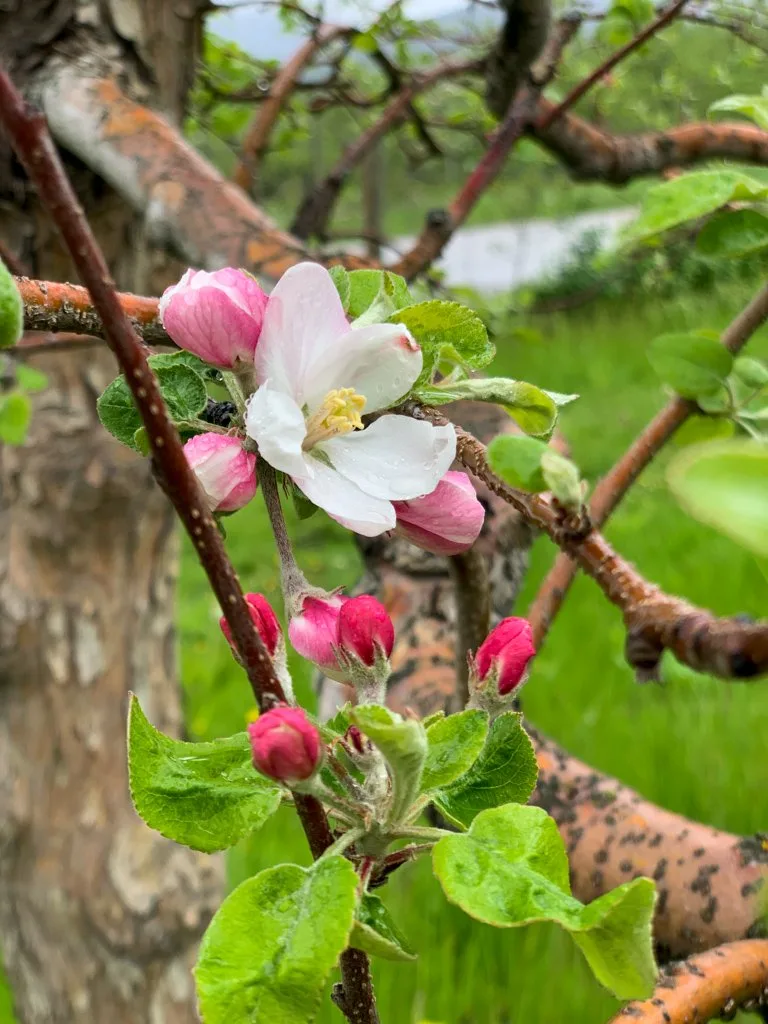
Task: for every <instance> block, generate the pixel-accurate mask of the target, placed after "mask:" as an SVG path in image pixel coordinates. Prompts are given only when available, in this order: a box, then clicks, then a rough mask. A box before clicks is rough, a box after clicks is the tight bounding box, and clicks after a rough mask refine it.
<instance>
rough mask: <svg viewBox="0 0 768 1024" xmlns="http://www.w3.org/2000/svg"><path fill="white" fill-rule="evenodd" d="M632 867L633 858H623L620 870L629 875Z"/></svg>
mask: <svg viewBox="0 0 768 1024" xmlns="http://www.w3.org/2000/svg"><path fill="white" fill-rule="evenodd" d="M632 867H633V865H632V861H631V860H623V861H622V862H621V864H619V871H622V872H623V873H624V874H625V875H628V874H629V872H630V871H631V870H632Z"/></svg>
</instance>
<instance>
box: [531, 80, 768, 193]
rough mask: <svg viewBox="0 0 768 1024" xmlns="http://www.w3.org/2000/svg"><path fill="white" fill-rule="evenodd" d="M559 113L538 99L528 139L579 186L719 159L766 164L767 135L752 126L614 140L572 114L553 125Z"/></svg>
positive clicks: (694, 128)
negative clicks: (552, 119)
mask: <svg viewBox="0 0 768 1024" xmlns="http://www.w3.org/2000/svg"><path fill="white" fill-rule="evenodd" d="M556 109H557V108H556V107H555V105H554V104H553V103H552V102H551V101H550V100H547V99H544V98H540V99H539V101H538V109H537V112H536V117H535V120H534V122H533V124H532V126H531V127H530V128H529V134H530V136H531V137H532V138H534V139H535V140H536V141H537V142H539V143H540V144H541V145H542V146H543V147H544V149H546V150H548V151H549V152H550V153H552V155H553V156H555V157H557V158H558V160H560V161H561V163H563V164H565V165H566V167H567V168H568V171H569V173H570V174H571V175H572V176H573V177H574V178H576V179H577V180H579V181H604V182H607V183H608V184H611V185H625V184H626V183H627V182H628V181H631V180H632V179H633V178H637V177H642V176H647V175H658V174H661V173H662V172H663V171H665V170H667V169H669V168H670V167H690V166H692V165H694V164H699V163H703V162H705V161H707V160H715V159H730V160H738V161H741V162H743V163H750V164H757V165H759V166H765V165H766V164H768V132H765V131H763V130H762V129H760V128H757V127H755V126H754V125H749V124H744V123H740V122H722V123H717V124H714V123H712V124H711V123H708V122H704V121H702V122H692V123H690V124H684V125H680V126H678V127H676V128H669V129H667V130H666V131H660V132H640V133H637V134H633V135H614V134H611V133H610V132H605V131H603V130H602V129H600V128H596V127H595V126H594V125H592V124H590V123H589V122H588V121H584V120H583V119H582V118H580V117H576V115H575V114H571V113H569V114H560V115H559V116H558V119H557V120H556V121H553V122H552V123H549V121H550V115H551V114H552V113H553V112H554V110H556ZM542 124H544V125H546V127H541V126H542Z"/></svg>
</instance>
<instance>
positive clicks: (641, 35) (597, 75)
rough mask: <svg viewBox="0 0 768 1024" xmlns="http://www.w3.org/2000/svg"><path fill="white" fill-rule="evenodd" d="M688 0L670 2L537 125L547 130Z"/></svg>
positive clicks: (551, 109) (673, 15) (653, 34)
mask: <svg viewBox="0 0 768 1024" xmlns="http://www.w3.org/2000/svg"><path fill="white" fill-rule="evenodd" d="M687 3H688V0H675V2H674V3H672V4H670V6H669V7H668V8H667V10H666V11H665V12H664V13H663V14H660V15H659V17H658V18H656V20H655V21H652V22H651V23H650V24H649V25H647V26H646V27H645V28H644V29H643V30H642V31H641V32H638V33H637V35H636V36H634V38H632V39H630V40H629V42H628V43H627V44H626V45H625V46H622V47H620V48H619V49H618V50H616V52H615V53H612V54H611V56H610V57H608V58H607V59H606V60H604V61H603V63H602V64H600V65H599V67H596V68H595V70H594V71H593V72H591V74H589V75H587V77H586V78H584V79H582V80H581V81H580V82H579V83H578V84H577V85H575V86H574V87H573V89H571V91H570V92H569V93H568V95H567V96H566V97H565V99H564V100H563V101H562V103H559V104H558V105H557V106H556V107H551V108H550V109H549V110H548V111H547V112H546V113H545V114H544V115H543V116H542V118H541V120H540V121H539V122H538V123H537V126H538V127H539V129H540V130H541V131H544V130H546V129H547V128H548V127H549V126H550V125H551V124H552V123H553V122H554V121H556V120H557V119H558V118H559V117H560V115H561V114H563V113H565V111H566V110H570V109H571V107H573V106H575V105H576V104H577V103H578V101H579V100H580V99H581V97H582V96H583V95H584V94H585V93H587V92H589V90H590V89H591V88H592V86H593V85H595V84H596V83H597V82H599V81H600V79H601V78H604V77H605V75H607V74H608V73H609V72H610V71H612V70H613V69H614V68H615V67H616V65H617V64H620V63H621V62H622V61H623V60H624V59H625V58H626V57H628V56H629V55H630V53H633V52H634V51H635V50H637V49H638V48H639V47H640V46H642V45H643V43H645V42H647V41H648V40H649V39H650V38H651V37H652V36H655V35H656V33H657V32H660V31H661V30H662V29H663V28H666V26H667V25H669V24H670V23H671V22H673V21H674V20H675V18H676V17H677V16H678V15H679V14H680V13H681V12H682V10H683V8H684V7H685V5H686V4H687Z"/></svg>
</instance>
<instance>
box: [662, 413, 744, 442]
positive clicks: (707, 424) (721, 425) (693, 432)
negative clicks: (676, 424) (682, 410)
mask: <svg viewBox="0 0 768 1024" xmlns="http://www.w3.org/2000/svg"><path fill="white" fill-rule="evenodd" d="M735 429H736V427H735V424H734V422H733V420H729V419H726V418H725V417H724V416H689V417H688V419H687V420H686V421H685V423H684V424H683V425H682V427H680V429H679V430H677V431H675V434H674V437H673V441H674V444H676V445H677V446H678V448H686V447H687V446H688V445H690V444H701V443H702V441H714V440H716V439H717V438H723V437H732V436H733V432H734V430H735Z"/></svg>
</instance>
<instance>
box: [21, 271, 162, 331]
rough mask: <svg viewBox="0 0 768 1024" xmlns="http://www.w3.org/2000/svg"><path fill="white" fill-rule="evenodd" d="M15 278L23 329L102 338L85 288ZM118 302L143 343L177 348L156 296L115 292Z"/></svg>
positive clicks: (26, 278)
mask: <svg viewBox="0 0 768 1024" xmlns="http://www.w3.org/2000/svg"><path fill="white" fill-rule="evenodd" d="M15 280H16V287H17V288H18V289H19V292H20V294H21V298H22V300H23V302H24V328H25V330H27V331H51V332H53V331H56V332H58V331H62V332H65V333H69V334H88V335H91V336H92V337H96V338H103V337H104V325H103V323H102V322H101V318H100V317H99V314H98V313H97V311H96V310H95V308H94V306H93V303H92V302H91V296H90V293H89V291H88V289H87V288H82V287H80V285H76V284H60V283H58V282H57V281H35V280H33V279H32V278H29V277H17V278H16V279H15ZM117 301H118V302H119V304H120V307H121V308H122V310H123V312H124V313H125V315H126V316H127V317H128V319H129V320H130V322H131V327H132V328H133V330H134V331H135V332H136V334H138V335H139V337H140V338H141V340H142V341H143V342H144V344H145V345H169V346H171V347H174V348H175V347H176V346H175V344H174V342H173V341H171V339H170V338H169V337H168V335H167V334H166V333H165V331H164V330H163V327H162V324H161V323H160V318H159V315H158V300H157V299H150V298H147V297H146V296H143V295H131V294H130V293H129V292H118V293H117Z"/></svg>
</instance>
